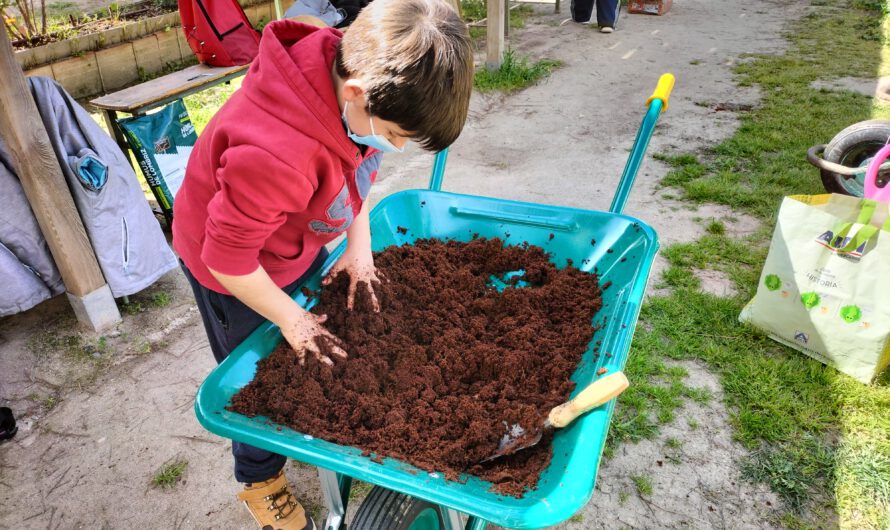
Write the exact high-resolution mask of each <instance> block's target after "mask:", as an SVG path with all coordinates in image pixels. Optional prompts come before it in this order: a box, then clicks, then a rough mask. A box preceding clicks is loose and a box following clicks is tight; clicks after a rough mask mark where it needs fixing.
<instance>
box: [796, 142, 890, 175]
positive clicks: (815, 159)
mask: <svg viewBox="0 0 890 530" xmlns="http://www.w3.org/2000/svg"><path fill="white" fill-rule="evenodd" d="M825 148H826V145H825V144H819V145H814V146H813V147H810V148H809V149H807V162H809V163H810V164H813V165H814V166H816V167H817V168H819V169H824V170H825V171H831V172H832V173H837V174H838V175H841V176H843V177H850V178H852V177H857V176H859V175H861V174H862V172H863V171H865V170H866V168H863V167H848V166H844V165H841V164H838V163H836V162H829V161H828V160H825V159H824V158H822V155H823V154H824V153H825ZM888 169H890V162H884V163H883V164H881V167H880V168H879V171H887V170H888Z"/></svg>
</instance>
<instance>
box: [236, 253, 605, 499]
mask: <svg viewBox="0 0 890 530" xmlns="http://www.w3.org/2000/svg"><path fill="white" fill-rule="evenodd" d="M374 262H375V265H376V266H377V268H378V270H380V271H382V272H383V275H384V276H385V278H386V281H385V282H384V283H383V284H381V285H375V286H374V290H375V293H376V295H377V298H378V300H379V304H380V312H379V313H375V312H374V311H373V310H372V309H371V300H370V295H369V294H368V292H367V290H366V289H365V288H363V287H364V285H360V286H359V287H360V288H359V289H358V295H357V298H356V308H355V309H354V310H352V311H349V310H347V309H346V297H347V291H348V288H349V278H348V277H347V276H346V275H345V274H341V275H339V276H338V277H336V278H335V279H334V281H333V283H332V285H330V286H328V287H326V288H324V289H323V290H322V291H321V292H320V293H319V296H320V298H319V303H318V305H317V306H316V307H315V308H314V309H313V310H312V312H313V313H316V314H326V315H327V316H328V320H327V322H326V323H325V327H326V328H327V329H329V330H330V331H331V332H332V333H333V334H334V335H336V336H337V337H339V338H340V339H341V340H342V341H343V345H344V346H345V349H346V351H347V352H349V358H348V359H347V360H338V361H336V362H335V365H334V366H328V365H326V364H323V363H321V362H318V361H316V360H315V359H314V358H313V357H312V355H307V356H306V363H305V365H303V366H301V365H300V364H299V362H298V360H297V355H296V354H295V353H294V352H293V350H291V349H290V348H289V347H288V346H287V345H286V343H282V345H281V346H279V347H278V348H277V349H276V350H275V351H274V352H273V353H272V354H271V355H270V356H269V357H268V358H266V359H264V360H262V361H260V363H259V366H258V371H257V375H256V377H255V378H254V380H253V381H252V382H251V383H249V384H248V385H247V386H246V387H244V388H243V389H242V390H241V391H240V392H239V393H238V394H236V395H235V396H234V398H233V399H232V404H231V406H230V407H229V408H230V410H233V411H236V412H239V413H241V414H245V415H247V416H258V415H262V416H267V417H268V418H269V419H270V421H272V422H274V423H278V424H282V425H286V426H288V427H291V428H292V429H294V430H296V431H299V432H301V433H306V434H310V435H312V436H315V437H317V438H322V439H325V440H328V441H331V442H335V443H338V444H343V445H350V446H355V447H359V448H361V449H363V450H364V451H365V454H372V455H373V456H374V458H375V459H377V461H380V460H382V458H383V457H393V458H397V459H399V460H402V461H405V462H408V463H410V464H413V465H414V466H416V467H418V468H420V469H424V470H427V471H436V472H443V473H444V474H445V476H446V477H448V478H449V479H451V480H459V479H460V475H461V474H464V473H467V474H471V475H475V476H478V477H480V478H482V479H484V480H487V481H490V482H492V483H493V484H494V485H495V488H494V489H495V490H496V491H498V492H500V493H503V494H508V495H514V496H521V495H522V493H523V491H525V490H526V489H528V488H534V487H535V485H536V484H537V482H538V479H539V477H540V474H541V472H542V471H543V470H544V469H545V468H546V467H547V466H548V464H549V463H550V459H551V456H552V449H551V444H550V443H549V442H550V440H549V439H547V438H545V439H544V440H542V441H541V442H540V443H539V444H538V445H537V446H536V447H534V448H531V449H528V450H525V451H521V452H519V453H516V454H515V455H511V456H509V457H505V458H502V459H498V460H495V461H492V462H489V463H486V464H479V462H480V461H481V460H483V459H484V458H485V457H486V456H489V455H491V454H492V453H493V452H494V451H495V450H496V449H497V447H498V442H499V441H500V439H501V437H502V436H503V435H504V434H505V432H506V425H512V424H516V423H518V424H519V425H522V426H523V427H526V428H529V427H532V426H537V425H540V424H542V423H543V421H544V418H545V417H546V415H547V413H548V412H549V411H550V409H551V408H553V407H554V406H556V405H558V404H560V403H562V402H563V401H565V400H566V399H567V398H568V397H569V394H570V393H571V392H572V390H573V389H574V387H575V384H574V383H573V382H571V381H570V380H569V377H570V376H571V374H572V373H573V372H574V371H575V369H576V368H577V366H578V363H579V362H580V359H581V355H582V354H583V352H584V351H585V350H586V349H587V347H588V345H589V344H590V341H591V339H592V337H593V333H594V331H595V327H594V326H593V325H592V318H593V316H594V315H595V314H596V313H597V312H598V311H599V309H600V307H601V306H602V296H601V295H602V293H601V291H600V287H599V282H598V278H597V276H596V275H595V274H590V273H586V272H582V271H580V270H578V269H576V268H574V267H573V266H571V263H569V264H568V266H566V267H565V268H563V269H557V268H556V266H555V265H554V264H552V263H551V262H550V261H549V260H548V255H547V254H546V252H545V251H544V250H543V249H542V248H540V247H536V246H530V245H520V246H509V247H505V246H504V242H503V241H502V240H500V239H474V240H473V241H470V242H468V243H461V242H456V241H440V240H432V239H426V240H418V241H417V242H416V243H415V244H414V245H405V246H401V247H395V246H394V247H389V248H387V249H386V250H384V251H383V252H380V253H378V254H376V255H375V261H374ZM519 270H521V271H524V274H522V275H521V276H517V275H510V274H508V273H510V272H513V271H519ZM504 284H506V287H504ZM495 285H500V286H501V288H502V290H500V291H499V290H498V289H497V288H495V287H494V286H495ZM332 358H333V357H332Z"/></svg>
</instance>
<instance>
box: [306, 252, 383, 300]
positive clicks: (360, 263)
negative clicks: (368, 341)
mask: <svg viewBox="0 0 890 530" xmlns="http://www.w3.org/2000/svg"><path fill="white" fill-rule="evenodd" d="M341 272H346V273H347V274H348V275H349V294H348V296H347V298H346V308H347V309H349V310H352V308H353V307H355V292H356V290H357V289H358V285H359V284H360V283H363V284H364V285H365V286H367V289H368V291H369V292H370V295H371V305H372V307H373V308H374V312H380V303H379V302H378V301H377V295H376V294H375V293H374V285H377V284H380V283H381V279H382V278H383V273H381V272H379V271H378V270H377V269H376V268H375V267H374V257H373V256H372V255H371V251H370V250H367V251H359V252H351V251H350V247H349V246H347V247H346V251H345V252H344V253H343V256H341V257H340V259H339V260H337V263H335V264H334V266H333V267H332V268H331V272H330V273H329V274H328V275H327V277H325V279H324V280H322V282H321V283H322V285H330V284H331V281H332V280H333V278H335V277H336V276H337V275H338V274H340V273H341Z"/></svg>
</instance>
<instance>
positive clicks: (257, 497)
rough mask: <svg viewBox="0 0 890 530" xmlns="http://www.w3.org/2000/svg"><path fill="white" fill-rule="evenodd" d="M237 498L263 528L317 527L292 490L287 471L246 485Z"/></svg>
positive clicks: (311, 529) (295, 529) (299, 529)
mask: <svg viewBox="0 0 890 530" xmlns="http://www.w3.org/2000/svg"><path fill="white" fill-rule="evenodd" d="M238 498H239V499H240V500H242V501H244V505H245V506H247V509H248V510H249V511H250V515H252V516H253V518H254V519H256V522H257V524H259V525H260V528H262V530H316V528H315V522H313V521H312V519H310V518H309V516H308V515H306V510H304V509H303V506H301V505H300V503H299V502H297V499H295V498H294V496H293V494H292V493H291V492H290V487H289V486H288V484H287V479H286V478H285V477H284V471H279V472H278V474H277V475H275V476H274V477H272V478H270V479H269V480H267V481H265V482H256V483H254V484H246V485H245V486H244V491H243V492H241V493H239V494H238Z"/></svg>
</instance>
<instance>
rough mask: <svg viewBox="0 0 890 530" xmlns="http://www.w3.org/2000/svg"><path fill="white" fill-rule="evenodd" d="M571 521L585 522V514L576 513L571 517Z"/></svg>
mask: <svg viewBox="0 0 890 530" xmlns="http://www.w3.org/2000/svg"><path fill="white" fill-rule="evenodd" d="M569 522H570V523H583V522H584V515H582V514H580V513H576V514H575V515H573V516H571V517H569Z"/></svg>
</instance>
